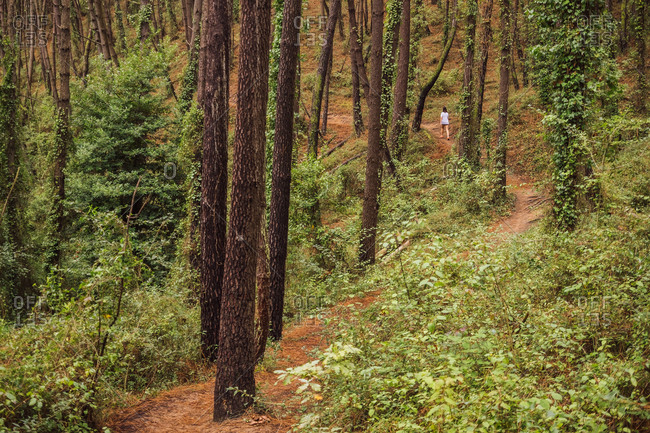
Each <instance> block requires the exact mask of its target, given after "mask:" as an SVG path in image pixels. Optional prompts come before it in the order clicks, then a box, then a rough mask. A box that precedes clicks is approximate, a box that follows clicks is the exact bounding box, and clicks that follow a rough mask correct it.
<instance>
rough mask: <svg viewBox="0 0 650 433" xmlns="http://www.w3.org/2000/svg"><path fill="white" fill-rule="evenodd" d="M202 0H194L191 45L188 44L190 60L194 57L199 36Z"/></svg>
mask: <svg viewBox="0 0 650 433" xmlns="http://www.w3.org/2000/svg"><path fill="white" fill-rule="evenodd" d="M202 9H203V0H194V11H193V12H192V45H191V46H190V61H192V59H194V58H195V56H196V50H197V49H198V47H197V45H198V43H199V40H200V38H201V11H202Z"/></svg>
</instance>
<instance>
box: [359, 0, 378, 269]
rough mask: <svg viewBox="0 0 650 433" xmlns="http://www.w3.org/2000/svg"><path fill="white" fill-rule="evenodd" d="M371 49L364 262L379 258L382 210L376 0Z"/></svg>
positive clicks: (363, 239) (364, 202) (376, 2)
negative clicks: (378, 231) (379, 216)
mask: <svg viewBox="0 0 650 433" xmlns="http://www.w3.org/2000/svg"><path fill="white" fill-rule="evenodd" d="M370 25H371V32H372V36H371V46H372V48H371V50H370V94H369V95H368V98H367V99H368V150H367V152H366V179H365V185H364V190H363V209H362V212H361V249H360V251H359V261H360V262H361V263H362V264H372V263H374V262H375V239H376V237H377V216H378V212H379V170H380V169H381V159H380V158H381V153H380V152H381V119H380V117H381V88H382V83H381V79H382V51H383V35H384V3H383V1H382V0H372V19H371V24H370Z"/></svg>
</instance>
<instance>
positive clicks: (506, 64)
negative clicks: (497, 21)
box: [494, 0, 512, 199]
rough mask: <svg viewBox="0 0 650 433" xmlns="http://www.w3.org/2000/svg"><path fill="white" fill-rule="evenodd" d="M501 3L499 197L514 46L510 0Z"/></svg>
mask: <svg viewBox="0 0 650 433" xmlns="http://www.w3.org/2000/svg"><path fill="white" fill-rule="evenodd" d="M500 3H501V56H500V59H499V61H500V67H499V105H498V111H499V117H498V119H497V149H496V155H495V156H496V160H495V167H494V170H495V173H496V176H497V181H496V182H497V183H496V187H497V193H496V197H495V198H497V199H503V198H505V196H506V150H507V145H508V97H509V93H510V77H509V74H510V65H511V64H512V62H511V60H510V56H511V55H512V46H511V40H510V25H511V8H510V0H500Z"/></svg>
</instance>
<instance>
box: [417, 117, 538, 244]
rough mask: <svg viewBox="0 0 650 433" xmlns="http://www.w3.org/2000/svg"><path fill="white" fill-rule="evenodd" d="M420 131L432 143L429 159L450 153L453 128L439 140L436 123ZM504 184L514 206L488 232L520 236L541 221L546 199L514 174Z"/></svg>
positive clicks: (528, 182) (424, 125) (530, 183)
mask: <svg viewBox="0 0 650 433" xmlns="http://www.w3.org/2000/svg"><path fill="white" fill-rule="evenodd" d="M422 129H424V130H426V131H427V132H428V133H429V134H430V136H431V138H432V140H433V142H434V148H433V149H432V151H431V153H430V157H431V159H440V158H442V157H444V156H445V155H446V154H448V153H449V152H451V148H452V143H454V139H455V133H456V132H457V131H456V130H455V128H453V127H452V128H450V138H451V140H447V139H446V138H445V137H443V138H440V125H439V124H438V123H423V124H422ZM506 184H507V185H508V186H509V192H511V193H513V194H514V196H515V206H514V209H513V210H512V212H511V213H510V215H509V216H507V217H505V218H502V219H500V220H499V221H497V222H495V223H494V224H492V226H491V227H490V228H489V230H488V231H490V232H503V233H512V234H520V233H523V232H525V231H526V230H528V229H529V228H530V226H531V225H532V224H534V223H535V222H536V221H538V220H539V219H541V217H542V215H543V211H542V208H541V206H542V205H543V204H544V203H545V201H546V198H545V197H544V196H543V195H541V194H539V193H538V192H536V191H535V188H534V186H533V184H532V182H531V181H530V180H529V179H526V178H525V177H524V176H521V175H518V174H516V173H507V174H506Z"/></svg>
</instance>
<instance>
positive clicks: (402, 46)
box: [389, 0, 411, 159]
mask: <svg viewBox="0 0 650 433" xmlns="http://www.w3.org/2000/svg"><path fill="white" fill-rule="evenodd" d="M410 48H411V1H410V0H402V24H401V27H400V35H399V59H398V61H397V79H396V80H395V93H394V95H393V118H392V125H391V138H390V141H389V142H390V147H391V149H392V152H393V154H394V155H396V157H397V155H401V153H402V149H403V146H404V143H405V142H406V140H407V139H408V117H406V97H407V93H408V80H409V63H410V60H411V50H410ZM398 159H399V158H398Z"/></svg>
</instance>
